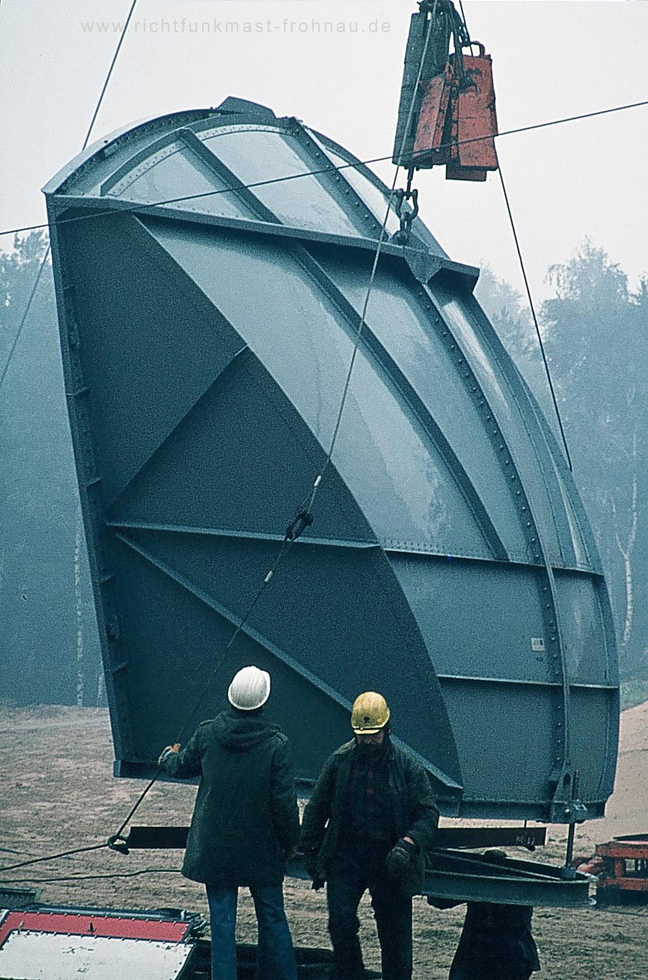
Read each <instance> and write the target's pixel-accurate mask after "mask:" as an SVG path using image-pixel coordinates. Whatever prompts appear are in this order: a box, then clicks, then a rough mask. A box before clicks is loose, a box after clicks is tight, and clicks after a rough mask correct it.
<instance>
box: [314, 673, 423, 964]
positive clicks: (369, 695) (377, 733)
mask: <svg viewBox="0 0 648 980" xmlns="http://www.w3.org/2000/svg"><path fill="white" fill-rule="evenodd" d="M389 716H390V712H389V708H388V706H387V703H386V701H385V699H384V698H383V697H382V696H381V695H380V694H377V693H375V692H373V691H368V692H365V693H364V694H361V695H360V697H358V698H357V699H356V701H355V703H354V705H353V710H352V714H351V727H352V728H353V731H354V733H355V738H354V739H353V740H352V741H350V742H347V743H346V744H345V745H342V746H341V747H340V748H339V749H338V750H337V751H336V752H334V753H333V755H332V756H331V757H330V758H329V759H328V760H327V762H326V763H325V765H324V768H323V770H322V772H321V774H320V777H319V779H318V780H317V783H316V785H315V787H314V789H313V793H312V796H311V799H310V801H309V802H308V804H307V806H306V809H305V811H304V816H303V822H302V837H301V845H300V846H301V850H302V851H303V854H304V862H305V864H306V868H307V870H308V871H309V873H310V874H311V876H312V878H313V887H314V888H319V887H321V886H322V885H323V883H324V881H326V883H327V901H328V910H329V923H328V927H329V933H330V936H331V943H332V945H333V960H334V968H335V977H336V980H361V978H362V977H364V964H363V959H362V950H361V947H360V942H359V939H358V929H359V921H358V915H357V913H358V905H359V903H360V899H361V898H362V895H363V894H364V892H365V890H366V889H367V888H368V889H369V892H370V894H371V904H372V907H373V910H374V915H375V918H376V926H377V929H378V938H379V940H380V950H381V959H382V976H383V980H410V978H411V976H412V896H413V895H416V894H417V893H418V892H420V891H421V889H422V887H423V876H424V869H425V852H426V849H427V848H428V846H429V845H430V843H431V841H432V838H433V836H434V833H435V831H436V828H437V824H438V820H439V811H438V809H437V806H436V803H435V800H434V796H433V794H432V789H431V787H430V781H429V778H428V775H427V773H426V772H425V770H424V769H423V767H422V766H421V765H420V763H419V762H417V761H416V759H414V758H413V757H412V756H411V755H409V754H408V753H407V752H406V751H405V750H404V749H402V748H400V747H399V746H397V745H395V744H394V743H393V742H392V741H391V739H390V737H389V732H390V728H389Z"/></svg>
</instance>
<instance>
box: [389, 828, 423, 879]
mask: <svg viewBox="0 0 648 980" xmlns="http://www.w3.org/2000/svg"><path fill="white" fill-rule="evenodd" d="M417 851H418V847H417V846H416V844H412V843H410V841H408V840H405V838H404V837H401V838H400V840H398V841H396V843H395V844H394V846H393V847H392V849H391V851H390V852H389V854H388V855H387V860H386V864H387V873H388V874H389V877H390V878H394V879H399V878H403V877H404V876H405V875H406V874H407V872H408V871H409V869H410V865H411V861H412V857H413V856H414V855H415V854H416V852H417Z"/></svg>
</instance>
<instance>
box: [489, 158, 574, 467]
mask: <svg viewBox="0 0 648 980" xmlns="http://www.w3.org/2000/svg"><path fill="white" fill-rule="evenodd" d="M497 170H498V173H499V179H500V184H501V186H502V193H503V195H504V202H505V204H506V211H507V214H508V217H509V222H510V224H511V231H512V233H513V240H514V242H515V248H516V251H517V256H518V259H519V262H520V269H521V270H522V278H523V280H524V288H525V290H526V294H527V299H528V300H529V307H530V308H531V316H532V317H533V323H534V326H535V332H536V335H537V337H538V344H539V345H540V353H541V354H542V363H543V364H544V369H545V374H546V375H547V382H548V384H549V391H550V392H551V400H552V402H553V407H554V411H555V413H556V418H557V420H558V428H559V429H560V436H561V438H562V443H563V446H564V448H565V456H566V457H567V465H568V466H569V470H570V472H573V470H574V467H573V464H572V458H571V454H570V452H569V446H568V445H567V436H566V435H565V430H564V427H563V422H562V418H561V415H560V409H559V407H558V399H557V398H556V391H555V388H554V383H553V380H552V377H551V371H550V370H549V362H548V360H547V355H546V352H545V348H544V343H543V341H542V334H541V333H540V325H539V323H538V317H537V316H536V311H535V305H534V303H533V297H532V296H531V287H530V285H529V279H528V276H527V272H526V267H525V265H524V259H523V258H522V249H521V248H520V241H519V238H518V233H517V229H516V227H515V221H514V219H513V212H512V210H511V204H510V201H509V196H508V194H507V191H506V184H505V182H504V174H503V173H502V165H501V163H500V160H499V157H498V159H497Z"/></svg>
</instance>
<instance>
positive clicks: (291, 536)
mask: <svg viewBox="0 0 648 980" xmlns="http://www.w3.org/2000/svg"><path fill="white" fill-rule="evenodd" d="M136 3H137V0H133V4H132V6H131V9H130V12H129V15H128V18H127V20H126V24H125V28H124V31H123V33H122V35H121V37H120V40H119V43H118V45H117V49H116V52H115V57H114V58H113V62H112V64H111V67H110V69H109V74H108V78H109V77H110V74H111V73H112V70H113V67H114V64H115V62H116V58H117V55H118V53H119V49H120V47H121V44H122V42H123V39H124V35H125V33H126V28H127V27H128V23H129V21H130V19H131V16H132V13H133V11H134V9H135V5H136ZM434 9H436V3H435V8H434ZM462 15H463V7H462ZM433 17H434V11H433V12H432V17H431V18H430V22H429V27H428V33H427V37H426V41H425V46H424V50H423V54H422V56H421V62H420V65H419V72H418V76H417V81H416V85H415V87H414V93H415V94H414V97H413V99H412V102H411V104H410V109H409V113H408V117H407V122H406V126H405V129H404V133H405V134H407V131H408V128H409V125H410V121H411V116H412V113H413V109H414V101H415V97H416V88H417V87H418V83H419V81H420V78H421V73H422V68H423V63H424V59H425V55H426V53H427V48H428V44H429V39H430V35H431V29H432V20H433ZM464 26H466V31H467V30H468V29H467V25H466V21H465V17H464ZM106 87H107V81H106V83H105V84H104V87H103V89H102V92H101V95H100V101H99V105H100V103H101V100H102V99H103V96H104V94H105V91H106ZM645 105H648V100H645V101H642V102H636V103H631V104H626V105H621V106H615V107H612V108H609V109H603V110H598V111H595V112H591V113H584V114H581V115H577V116H569V117H564V118H561V119H556V120H549V121H547V122H544V123H538V124H534V125H530V126H524V127H519V128H517V129H513V130H508V131H505V132H503V133H500V134H498V135H499V136H506V135H513V134H516V133H521V132H528V131H530V130H534V129H542V128H546V127H549V126H555V125H560V124H561V123H566V122H573V121H576V120H579V119H587V118H591V117H593V116H599V115H606V114H608V113H611V112H619V111H621V110H623V109H630V108H637V107H640V106H645ZM98 109H99V106H98V107H97V109H96V110H95V113H94V116H93V119H92V122H91V125H90V128H89V130H88V133H87V135H86V139H85V142H84V147H83V148H84V149H85V146H86V145H87V142H88V140H89V137H90V133H91V131H92V125H93V124H94V121H95V119H96V116H97V113H98ZM404 138H405V137H404ZM490 138H491V137H474V138H472V139H469V140H463V141H461V142H462V143H470V142H478V141H479V140H481V139H490ZM403 148H404V142H403V144H402V145H401V151H400V154H399V159H400V157H401V156H402V152H403ZM389 159H390V156H385V157H374V158H371V159H368V160H366V161H361V162H360V163H359V164H357V163H351V162H349V163H347V164H343V165H341V166H337V167H333V168H332V167H331V166H328V167H326V168H324V169H319V170H313V171H310V172H308V173H300V174H291V175H287V176H285V177H279V178H274V179H270V180H265V181H256V182H253V183H250V184H247V185H245V187H246V188H254V187H259V186H264V185H267V184H274V183H283V182H285V181H288V180H294V179H297V178H298V177H306V176H314V175H317V174H321V173H326V172H330V171H331V170H332V169H335V170H343V169H347V168H349V167H352V168H355V167H357V166H362V165H366V164H368V163H378V162H382V161H385V160H389ZM399 168H400V163H399V164H398V165H397V166H396V171H395V174H394V180H393V182H392V187H391V189H390V193H389V197H388V202H387V208H386V212H385V218H384V220H383V224H382V227H381V231H380V237H379V239H378V244H377V248H376V251H375V255H374V261H373V265H372V270H371V274H370V279H369V284H368V287H367V292H366V295H365V300H364V303H363V308H362V313H361V317H360V323H359V327H358V330H357V332H356V338H355V343H354V348H353V352H352V356H351V361H350V364H349V369H348V372H347V376H346V379H345V384H344V390H343V395H342V399H341V404H340V408H339V411H338V415H337V419H336V423H335V426H334V431H333V436H332V439H331V443H330V447H329V451H328V453H327V456H326V459H325V462H324V465H323V466H322V468H321V470H320V472H319V474H318V476H317V477H316V479H315V481H314V484H313V487H312V489H311V491H310V493H309V494H308V496H307V498H306V500H305V503H304V506H303V507H302V508H301V509H300V511H299V512H298V514H297V517H296V518H295V519H294V521H293V522H292V523H291V524H290V525H289V526H288V529H287V530H286V533H285V535H284V539H283V541H282V544H281V548H280V550H279V553H278V555H277V558H276V560H275V563H274V565H273V567H272V568H271V569H270V571H269V572H268V573H267V575H266V576H265V578H264V579H263V582H262V584H261V586H260V588H259V589H258V591H257V593H256V595H255V596H254V598H253V600H252V602H251V603H250V605H249V607H248V609H247V611H246V613H245V615H244V616H243V619H242V620H241V622H240V623H239V624H238V626H237V627H236V629H235V631H234V633H233V634H232V636H231V638H230V640H229V642H228V644H227V646H226V648H225V650H224V652H223V655H222V657H221V658H220V660H219V662H218V664H217V665H216V667H215V668H214V670H213V671H212V673H211V675H210V677H209V679H208V681H207V684H206V685H205V688H204V690H203V694H202V695H201V698H200V700H199V701H198V702H197V704H196V706H195V707H194V708H193V709H192V712H191V714H190V715H189V717H188V719H187V722H186V723H185V725H184V726H183V728H182V729H181V734H182V733H183V732H184V729H185V728H186V727H187V725H188V722H189V720H190V719H191V718H192V717H193V715H194V714H195V713H196V712H197V710H198V708H199V707H200V705H201V704H202V702H203V700H204V698H205V697H206V692H207V690H208V688H209V684H210V683H211V680H212V678H213V676H214V675H215V673H216V672H217V671H218V669H219V668H220V666H221V663H222V660H223V659H224V657H225V655H226V654H227V652H228V651H229V649H230V648H231V646H232V644H233V643H234V641H235V640H236V638H237V636H238V635H239V633H240V632H241V630H242V629H243V627H244V625H245V623H246V622H247V620H248V619H249V617H250V615H251V614H252V612H253V610H254V608H255V607H256V605H257V603H258V601H259V599H260V598H261V595H262V593H263V591H264V590H265V588H266V587H267V585H268V584H269V582H270V581H271V579H272V577H273V575H274V573H275V571H276V570H277V568H278V567H279V564H280V563H281V561H282V560H283V558H284V556H285V554H286V552H287V550H288V548H289V546H290V545H291V544H292V543H293V541H294V540H296V538H297V537H298V536H299V534H301V532H302V531H303V530H304V529H305V527H307V526H308V525H309V524H310V523H311V522H312V516H311V515H310V508H311V507H312V504H313V502H314V500H315V497H316V495H317V492H318V490H319V487H320V485H321V482H322V478H323V475H324V472H325V470H326V469H327V468H328V466H329V464H330V462H331V458H332V455H333V450H334V448H335V442H336V440H337V436H338V432H339V428H340V424H341V420H342V415H343V412H344V407H345V404H346V399H347V396H348V392H349V387H350V381H351V375H352V372H353V367H354V364H355V360H356V357H357V352H358V348H359V344H360V339H361V334H362V329H363V326H364V323H365V317H366V312H367V307H368V303H369V298H370V295H371V290H372V288H373V283H374V279H375V274H376V270H377V266H378V260H379V258H380V252H381V250H382V245H383V242H384V238H385V230H386V227H387V220H388V218H389V214H390V211H391V206H392V201H393V198H394V196H395V187H396V181H397V177H398V171H399ZM500 176H501V171H500ZM237 189H241V188H240V187H239V188H223V189H220V190H215V191H208V192H206V193H201V194H195V195H184V196H182V197H178V198H169V199H166V200H164V201H158V202H154V203H152V204H151V203H148V204H143V205H139V206H137V207H134V208H124V209H120V212H119V213H137V212H140V211H143V210H146V209H148V208H152V207H158V206H162V205H164V204H172V203H176V202H181V201H187V200H194V199H196V198H202V197H210V196H212V195H215V194H219V193H226V192H227V191H228V190H234V191H235V190H237ZM504 193H505V194H506V191H505V189H504ZM108 214H112V215H114V214H115V211H114V209H111V210H110V211H109V212H101V213H99V214H93V215H84V216H81V217H76V218H70V219H62V220H61V222H60V224H63V223H67V222H68V221H79V220H86V219H87V218H95V217H101V216H102V215H108ZM509 214H510V210H509ZM46 227H47V225H46V224H41V225H31V226H25V227H23V228H16V229H11V230H9V231H6V232H0V236H1V235H5V234H17V233H20V232H23V231H31V230H37V229H39V228H46ZM514 234H515V230H514ZM516 241H517V236H516ZM48 252H49V248H48ZM47 254H48V253H46V257H47ZM518 254H519V249H518ZM520 259H521V255H520ZM43 266H44V262H43V264H42V265H41V268H40V269H39V273H38V276H37V281H36V284H35V286H34V289H33V290H32V295H31V296H30V299H29V301H28V306H27V309H26V311H25V315H24V317H23V321H21V327H20V328H19V332H20V330H21V329H22V325H23V323H24V320H25V318H26V315H27V313H28V311H29V305H30V304H31V301H32V299H33V294H34V293H35V288H36V285H37V284H38V279H39V278H40V274H41V272H42V268H43ZM523 271H524V269H523ZM525 281H526V275H525ZM527 288H528V287H527ZM529 301H530V303H531V297H530V296H529ZM532 309H533V306H532ZM534 319H535V311H534ZM536 325H537V321H536ZM540 342H541V339H540ZM16 343H17V338H16V341H14V345H13V348H12V353H13V349H15V345H16ZM541 349H542V350H543V357H544V349H543V348H542V342H541ZM10 357H11V355H10ZM547 373H548V377H549V380H550V384H551V379H550V376H549V372H547ZM5 374H6V367H5V371H4V372H3V375H2V379H3V378H4V375H5ZM2 379H0V384H1V383H2ZM552 395H553V387H552ZM554 403H555V396H554ZM556 412H557V415H558V421H559V424H560V427H561V432H562V423H561V422H560V415H559V413H558V410H557V407H556ZM563 440H564V434H563ZM565 449H566V452H567V455H568V458H569V452H568V449H567V445H566V442H565ZM570 467H571V460H570ZM159 776H160V772H157V773H156V774H155V776H154V777H153V778H152V779H151V780H150V781H149V783H148V785H147V786H146V787H145V789H144V790H143V791H142V793H141V794H140V797H139V798H138V799H137V801H136V803H135V804H134V806H133V807H132V808H131V810H130V811H129V814H128V816H127V817H126V819H125V820H124V821H123V822H122V824H121V826H120V828H119V830H118V831H117V833H116V834H114V835H112V836H111V837H110V838H109V840H108V842H106V843H103V844H97V845H93V846H91V847H84V848H76V849H74V850H70V851H64V852H61V853H60V854H56V855H50V856H49V857H44V858H36V859H34V860H30V861H26V862H21V863H19V864H15V865H11V866H7V867H5V868H0V872H2V871H9V870H13V869H16V870H17V869H18V868H20V867H26V866H27V865H31V864H35V863H38V862H41V861H47V860H54V859H56V858H60V857H66V856H68V855H72V854H78V853H82V852H85V851H90V850H98V849H101V848H103V847H106V846H114V847H115V849H119V843H118V842H119V841H120V840H123V838H122V837H121V834H122V832H123V830H124V829H125V827H126V826H127V824H128V822H129V821H130V819H131V818H132V816H133V814H134V813H135V812H136V810H137V809H138V807H139V806H140V804H141V803H142V801H143V800H144V798H145V796H146V795H147V793H148V792H149V790H150V789H151V787H152V786H153V784H154V783H155V782H156V781H157V779H158V777H159ZM25 880H33V879H25Z"/></svg>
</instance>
